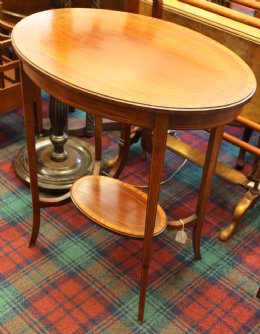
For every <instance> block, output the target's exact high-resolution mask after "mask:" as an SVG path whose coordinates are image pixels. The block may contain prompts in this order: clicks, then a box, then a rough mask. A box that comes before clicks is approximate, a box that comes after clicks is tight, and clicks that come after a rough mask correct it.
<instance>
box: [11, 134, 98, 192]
mask: <svg viewBox="0 0 260 334" xmlns="http://www.w3.org/2000/svg"><path fill="white" fill-rule="evenodd" d="M64 149H65V151H66V152H67V157H66V159H65V160H64V161H54V160H53V159H52V157H51V153H52V152H53V144H52V143H51V141H50V138H49V137H43V138H41V139H39V140H38V141H37V143H36V154H37V159H38V163H37V166H38V170H37V175H38V184H39V187H40V188H41V189H46V190H66V189H70V187H71V186H72V184H73V182H74V181H76V180H77V179H78V178H80V177H82V176H84V175H87V174H90V173H91V172H92V170H93V167H94V152H93V150H92V148H91V147H90V146H89V145H88V144H87V143H85V142H84V141H82V140H81V139H79V138H75V137H69V138H68V140H67V142H66V144H65V146H64ZM15 170H16V173H17V175H18V177H20V178H21V179H22V180H23V181H25V182H27V183H30V177H29V166H28V155H27V149H26V147H23V148H22V149H21V150H20V152H19V153H18V155H17V157H16V159H15Z"/></svg>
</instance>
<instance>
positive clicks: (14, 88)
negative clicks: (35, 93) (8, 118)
mask: <svg viewBox="0 0 260 334" xmlns="http://www.w3.org/2000/svg"><path fill="white" fill-rule="evenodd" d="M19 66H20V62H19V60H17V59H16V58H15V56H14V54H13V52H12V47H11V40H10V37H9V36H8V35H4V34H2V33H0V101H1V103H0V114H1V115H2V114H5V113H7V112H9V111H11V110H14V109H16V108H21V107H22V90H21V88H22V87H21V81H20V71H19Z"/></svg>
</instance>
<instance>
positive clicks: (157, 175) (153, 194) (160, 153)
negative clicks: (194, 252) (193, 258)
mask: <svg viewBox="0 0 260 334" xmlns="http://www.w3.org/2000/svg"><path fill="white" fill-rule="evenodd" d="M167 128H168V118H167V117H165V116H163V115H160V114H157V115H156V123H155V128H154V138H153V150H152V161H151V167H150V177H149V192H148V199H147V208H146V220H145V234H144V251H143V261H142V270H141V283H140V298H139V310H138V321H139V322H143V320H144V306H145V299H146V290H147V283H148V272H149V264H150V259H151V250H152V239H153V230H154V224H155V217H156V212H157V203H158V198H159V192H160V181H161V175H162V167H163V161H164V154H165V147H166V139H167Z"/></svg>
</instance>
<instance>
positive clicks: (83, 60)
mask: <svg viewBox="0 0 260 334" xmlns="http://www.w3.org/2000/svg"><path fill="white" fill-rule="evenodd" d="M12 40H13V45H14V48H15V50H16V52H17V53H18V55H19V58H20V59H21V60H22V61H23V63H24V64H26V65H28V66H29V67H32V68H33V69H34V70H37V71H38V72H39V73H41V75H46V76H48V80H49V85H51V84H52V82H53V83H58V84H59V85H62V86H64V87H69V88H70V89H72V88H73V91H74V92H78V94H81V93H84V94H85V96H91V97H92V98H93V97H94V98H96V99H97V100H102V101H103V102H104V100H108V101H109V103H112V104H113V103H114V104H120V105H123V106H125V107H127V106H131V108H130V109H129V110H133V109H138V110H139V111H146V112H154V111H157V112H160V113H169V114H171V115H175V114H176V112H177V114H178V115H179V116H180V115H184V114H185V115H186V114H187V116H194V115H198V114H201V115H202V114H207V113H208V112H209V113H211V116H212V117H213V118H214V115H213V114H216V111H217V110H222V111H223V110H225V109H236V108H238V107H240V106H241V105H243V104H244V103H245V102H247V101H248V100H249V99H250V98H251V96H252V95H253V93H254V91H255V86H256V83H255V77H254V74H253V73H252V71H251V70H250V68H249V67H248V66H247V65H246V64H245V62H243V61H242V60H241V59H240V58H239V57H238V56H237V55H236V54H234V53H233V52H232V51H230V50H229V49H227V48H226V47H224V46H222V45H221V44H219V43H218V42H216V41H214V40H212V39H210V38H208V37H206V36H204V35H202V34H199V33H197V32H195V31H192V30H190V29H187V28H184V27H181V26H178V25H176V24H173V23H169V22H166V21H163V20H159V19H155V18H151V17H147V16H142V15H136V14H130V13H123V12H117V11H110V10H100V9H98V10H96V9H86V8H85V9H83V8H81V9H77V8H73V9H71V8H69V9H68V8H67V9H59V10H49V11H44V12H40V13H37V14H33V15H31V16H29V17H27V18H25V19H24V20H22V21H21V22H19V23H18V24H17V25H16V27H15V28H14V30H13V34H12ZM27 74H28V73H27ZM29 76H30V75H29ZM43 88H46V89H47V91H48V86H47V87H43ZM52 94H53V92H52ZM128 112H129V111H128V110H127V109H126V110H125V113H128ZM232 117H234V115H232ZM112 118H117V116H114V115H112ZM224 118H225V117H224ZM184 121H185V122H186V121H187V120H186V118H185V119H184ZM226 121H227V119H224V122H226ZM185 122H183V123H185ZM214 122H216V123H218V122H219V123H221V121H220V120H219V119H218V120H213V123H214ZM137 123H138V120H137ZM177 123H178V122H177ZM202 125H203V124H202ZM177 126H178V124H177ZM195 127H196V126H195Z"/></svg>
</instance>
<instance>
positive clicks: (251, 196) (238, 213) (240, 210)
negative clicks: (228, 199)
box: [219, 157, 260, 241]
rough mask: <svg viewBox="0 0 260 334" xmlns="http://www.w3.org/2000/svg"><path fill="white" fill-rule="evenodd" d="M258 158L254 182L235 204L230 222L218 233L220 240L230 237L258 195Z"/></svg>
mask: <svg viewBox="0 0 260 334" xmlns="http://www.w3.org/2000/svg"><path fill="white" fill-rule="evenodd" d="M259 183H260V159H259V157H258V162H257V165H256V172H255V182H254V187H253V188H252V189H250V190H248V191H247V192H246V193H245V195H244V197H243V198H242V199H241V201H240V202H239V203H238V204H237V206H236V208H235V211H234V216H233V219H232V221H231V223H230V224H229V225H228V226H227V227H225V228H224V229H223V230H222V231H221V232H220V234H219V239H220V240H221V241H226V240H228V239H230V237H231V236H232V235H233V234H234V233H235V231H236V229H237V226H238V224H239V222H240V221H241V219H242V217H243V215H244V214H245V213H246V212H247V210H248V209H249V208H250V207H251V206H252V205H253V204H254V202H255V200H256V199H257V198H259V196H260V189H259Z"/></svg>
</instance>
